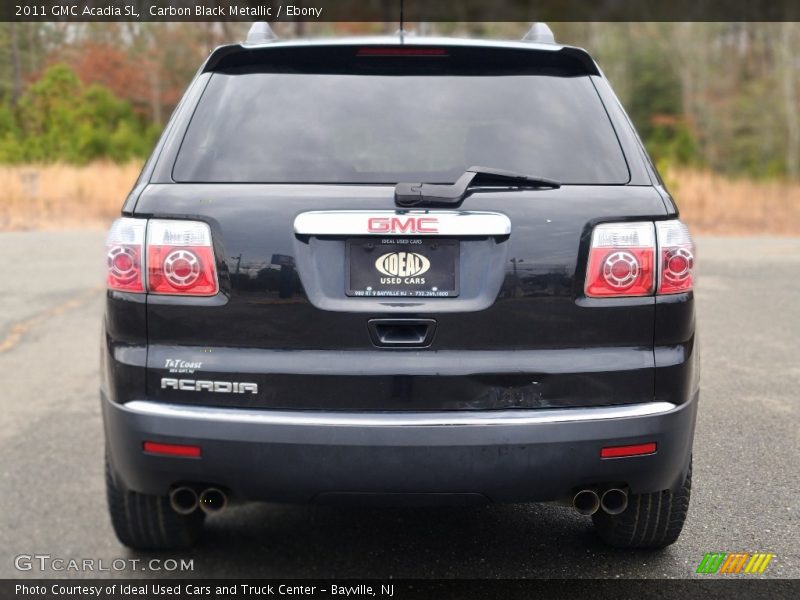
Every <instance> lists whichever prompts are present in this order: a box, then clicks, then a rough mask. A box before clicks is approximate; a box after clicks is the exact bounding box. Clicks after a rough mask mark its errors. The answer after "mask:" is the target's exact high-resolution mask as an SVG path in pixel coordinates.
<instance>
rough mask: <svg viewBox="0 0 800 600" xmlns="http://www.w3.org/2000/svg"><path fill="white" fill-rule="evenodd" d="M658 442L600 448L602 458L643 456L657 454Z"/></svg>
mask: <svg viewBox="0 0 800 600" xmlns="http://www.w3.org/2000/svg"><path fill="white" fill-rule="evenodd" d="M655 452H656V443H655V442H649V443H647V444H635V445H633V446H608V447H607V448H603V449H601V450H600V458H620V457H623V456H643V455H645V454H655Z"/></svg>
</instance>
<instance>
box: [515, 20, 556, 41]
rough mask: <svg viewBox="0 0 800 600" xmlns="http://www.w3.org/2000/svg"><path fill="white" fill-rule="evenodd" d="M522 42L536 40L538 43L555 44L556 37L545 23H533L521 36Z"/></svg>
mask: <svg viewBox="0 0 800 600" xmlns="http://www.w3.org/2000/svg"><path fill="white" fill-rule="evenodd" d="M522 41H523V42H537V43H539V44H555V43H556V37H555V36H554V35H553V30H552V29H550V27H548V26H547V23H533V24H532V25H531V28H530V29H529V30H528V33H526V34H525V35H524V36H523V38H522Z"/></svg>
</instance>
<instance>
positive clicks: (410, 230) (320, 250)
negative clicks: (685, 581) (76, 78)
mask: <svg viewBox="0 0 800 600" xmlns="http://www.w3.org/2000/svg"><path fill="white" fill-rule="evenodd" d="M268 33H269V31H268V29H266V28H265V26H264V24H257V25H256V26H255V27H254V29H253V30H252V33H251V36H250V37H249V38H248V41H247V42H246V43H243V44H235V45H230V46H224V47H221V48H218V49H217V50H215V51H214V52H213V53H212V54H211V55H210V57H209V58H208V60H207V61H206V62H205V64H204V65H203V67H202V68H201V70H200V72H199V73H198V75H197V76H196V78H195V79H194V81H193V82H192V83H191V85H190V86H189V88H188V90H187V92H186V94H185V96H184V98H183V100H182V101H181V102H180V104H179V106H178V108H177V109H176V110H175V113H174V115H173V116H172V118H171V120H170V122H169V124H168V125H167V127H166V129H165V131H164V133H163V135H162V137H161V139H160V141H159V142H158V144H157V147H156V148H155V150H154V152H153V154H152V156H151V157H150V159H149V160H148V162H147V163H146V165H145V167H144V169H143V171H142V174H141V177H140V178H139V180H138V182H137V183H136V185H135V187H134V189H133V190H132V192H131V194H130V196H129V197H128V198H127V200H126V202H125V204H124V206H123V209H122V217H121V218H120V219H119V220H117V221H116V222H115V223H114V225H113V226H112V228H111V231H110V233H109V236H108V255H107V264H108V293H107V302H106V312H105V320H104V336H103V352H102V373H103V381H102V390H101V396H102V407H103V416H104V423H105V433H106V445H107V452H106V454H107V466H106V475H107V476H106V479H107V486H108V502H109V509H110V514H111V519H112V522H113V525H114V529H115V531H116V533H117V535H118V537H119V539H120V540H121V541H122V542H123V543H124V544H126V545H128V546H131V547H134V548H168V547H177V546H186V545H189V544H192V543H193V542H194V541H196V540H197V539H198V537H199V535H200V533H201V530H202V526H203V521H204V518H205V517H206V515H207V514H208V513H212V512H216V511H219V510H222V509H223V508H224V507H225V506H226V504H227V503H228V502H229V501H232V500H236V501H239V502H245V501H269V502H286V503H313V502H354V503H387V502H388V503H395V504H420V503H423V504H424V503H460V504H464V503H467V504H473V503H474V504H483V503H488V502H544V501H567V502H569V503H570V504H571V505H573V506H574V507H575V508H576V509H577V510H578V511H579V512H580V513H581V514H584V515H592V519H593V521H594V525H595V527H596V530H597V533H598V534H599V536H600V537H601V538H602V539H604V540H605V541H606V542H608V543H610V544H612V545H616V546H624V547H662V546H665V545H667V544H670V543H672V542H674V541H675V540H676V539H677V537H678V535H679V533H680V531H681V528H682V526H683V522H684V519H685V517H686V511H687V507H688V502H689V490H690V485H691V449H692V438H693V433H694V423H695V414H696V410H697V403H698V359H697V352H696V347H695V317H694V300H693V292H692V286H693V268H694V265H693V262H694V258H693V255H694V249H693V246H692V242H691V239H690V237H689V233H688V231H687V229H686V227H685V226H684V225H683V224H682V223H681V222H680V221H679V220H678V211H677V208H676V206H675V203H674V202H673V200H672V199H671V197H670V196H669V194H668V192H667V191H666V190H665V188H664V184H663V183H662V181H661V179H660V178H659V176H658V174H657V173H656V170H655V169H654V168H653V165H652V164H651V162H650V160H649V159H648V156H647V153H646V152H645V150H644V148H643V146H642V144H641V142H640V141H639V139H638V137H637V135H636V133H635V131H634V128H633V126H632V125H631V122H630V120H629V119H628V117H627V116H626V114H625V112H624V110H623V108H622V107H621V105H620V103H619V101H618V100H617V98H616V97H615V95H614V93H613V92H612V91H611V88H610V87H609V84H608V82H607V81H606V79H605V78H604V77H603V75H602V73H601V71H600V70H599V68H598V67H597V65H596V64H595V62H594V61H593V60H592V59H591V58H590V56H589V55H588V54H587V53H586V52H585V51H583V50H581V49H578V48H572V47H568V46H562V45H558V44H556V43H554V42H553V40H552V39H551V38H550V36H549V35H548V30H547V29H546V28H544V27H542V26H541V25H539V26H537V27H536V28H535V29H534V30H532V34H531V35H530V36H528V39H526V40H524V41H521V42H485V41H470V40H455V39H438V38H436V39H434V38H408V37H406V38H405V39H403V37H402V36H400V37H390V38H378V39H372V38H369V39H337V40H324V41H302V42H281V41H277V40H274V39H272V38H271V37H270V36H269V35H268Z"/></svg>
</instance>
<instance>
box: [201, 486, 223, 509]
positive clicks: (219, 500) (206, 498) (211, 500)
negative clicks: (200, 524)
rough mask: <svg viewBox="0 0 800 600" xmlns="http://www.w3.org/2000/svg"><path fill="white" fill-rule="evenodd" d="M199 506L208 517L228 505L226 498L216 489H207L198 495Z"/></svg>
mask: <svg viewBox="0 0 800 600" xmlns="http://www.w3.org/2000/svg"><path fill="white" fill-rule="evenodd" d="M199 504H200V508H201V509H202V510H203V512H204V513H206V514H209V515H210V514H212V513H217V512H219V511H221V510H222V509H223V508H225V507H226V506H227V504H228V497H227V496H226V495H225V492H223V491H222V490H220V489H218V488H208V489H205V490H203V492H202V493H201V494H200V502H199Z"/></svg>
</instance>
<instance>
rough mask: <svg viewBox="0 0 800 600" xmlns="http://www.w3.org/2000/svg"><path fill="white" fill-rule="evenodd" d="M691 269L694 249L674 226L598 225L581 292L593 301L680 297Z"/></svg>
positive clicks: (676, 224)
mask: <svg viewBox="0 0 800 600" xmlns="http://www.w3.org/2000/svg"><path fill="white" fill-rule="evenodd" d="M656 249H658V254H657V256H656ZM693 269H694V246H693V244H692V239H691V237H690V235H689V230H688V228H687V227H686V225H684V224H683V223H681V222H680V221H678V220H671V221H656V222H655V223H650V222H637V223H603V224H602V225H598V226H597V227H595V228H594V231H593V232H592V245H591V249H590V250H589V265H588V268H587V270H586V287H585V291H586V295H587V296H592V297H596V298H607V297H623V296H649V295H650V294H652V293H653V292H654V291H655V292H656V293H658V294H674V293H678V292H685V291H688V290H691V289H692V285H693V274H692V271H693Z"/></svg>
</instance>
